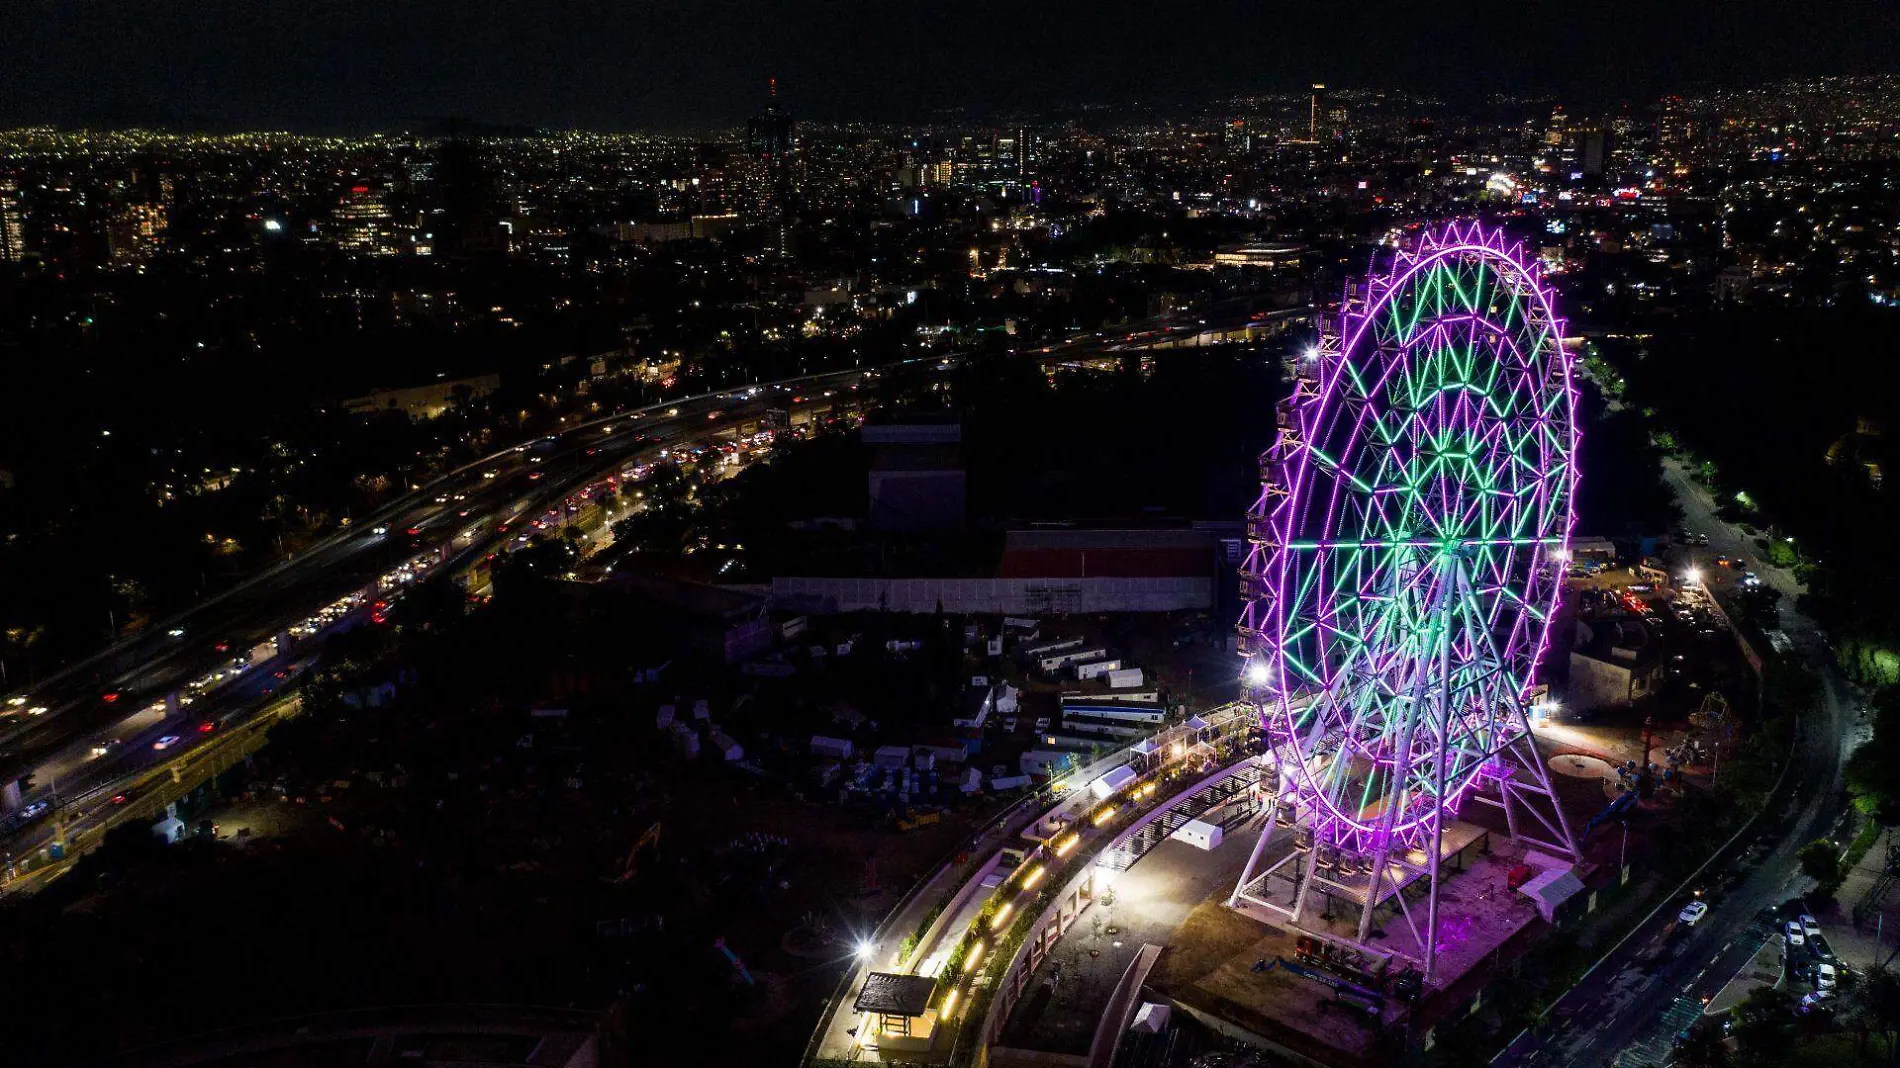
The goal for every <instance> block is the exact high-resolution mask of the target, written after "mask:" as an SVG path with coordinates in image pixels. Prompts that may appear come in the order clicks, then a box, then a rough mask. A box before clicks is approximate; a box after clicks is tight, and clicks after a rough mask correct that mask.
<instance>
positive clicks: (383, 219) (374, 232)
mask: <svg viewBox="0 0 1900 1068" xmlns="http://www.w3.org/2000/svg"><path fill="white" fill-rule="evenodd" d="M330 217H331V219H332V221H333V222H334V223H335V225H336V243H337V245H338V246H340V247H342V248H344V249H346V250H348V251H350V252H355V253H359V254H362V255H369V256H375V255H386V254H389V253H392V252H395V251H396V246H395V242H394V227H393V225H392V223H393V218H392V217H391V215H390V212H389V205H388V204H386V203H384V201H383V197H382V194H381V193H378V192H377V191H375V190H373V189H371V188H370V187H369V186H367V185H363V184H358V185H353V186H351V187H350V191H349V192H348V193H346V194H345V195H344V197H343V203H341V204H338V205H337V207H336V210H335V211H333V212H331V213H330Z"/></svg>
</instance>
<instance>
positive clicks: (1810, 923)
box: [1795, 912, 1821, 938]
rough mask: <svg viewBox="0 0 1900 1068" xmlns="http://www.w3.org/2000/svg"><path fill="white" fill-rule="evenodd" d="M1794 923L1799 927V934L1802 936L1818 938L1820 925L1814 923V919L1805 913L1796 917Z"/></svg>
mask: <svg viewBox="0 0 1900 1068" xmlns="http://www.w3.org/2000/svg"><path fill="white" fill-rule="evenodd" d="M1795 922H1796V923H1798V924H1800V925H1801V933H1802V934H1804V935H1807V936H1808V937H1809V938H1816V937H1819V936H1820V934H1821V925H1820V924H1819V923H1816V922H1815V919H1814V917H1812V916H1810V915H1808V914H1807V913H1805V912H1804V913H1802V914H1801V915H1799V916H1796V917H1795Z"/></svg>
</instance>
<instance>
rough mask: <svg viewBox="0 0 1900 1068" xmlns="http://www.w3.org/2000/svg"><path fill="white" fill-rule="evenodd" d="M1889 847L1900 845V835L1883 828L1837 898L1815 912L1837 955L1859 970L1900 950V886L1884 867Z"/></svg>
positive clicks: (1888, 959) (1885, 962)
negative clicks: (1896, 835)
mask: <svg viewBox="0 0 1900 1068" xmlns="http://www.w3.org/2000/svg"><path fill="white" fill-rule="evenodd" d="M1890 846H1892V847H1895V848H1900V837H1895V835H1894V829H1893V828H1891V827H1889V828H1886V829H1884V830H1882V831H1881V832H1880V837H1878V838H1876V839H1874V844H1873V847H1872V848H1870V849H1868V850H1867V855H1866V856H1864V857H1862V858H1861V859H1860V862H1859V863H1857V864H1855V865H1854V870H1853V871H1851V872H1848V873H1847V880H1846V881H1845V882H1843V883H1842V884H1841V889H1840V891H1839V892H1838V893H1837V894H1835V895H1834V900H1833V901H1832V902H1829V903H1828V904H1827V905H1826V906H1825V907H1823V908H1819V909H1817V911H1816V913H1815V916H1816V918H1817V919H1819V920H1820V921H1821V923H1822V926H1823V929H1824V933H1825V934H1826V935H1827V941H1828V944H1829V945H1831V946H1833V947H1834V954H1835V956H1838V957H1840V958H1841V962H1842V963H1843V964H1846V965H1847V966H1848V967H1849V968H1853V969H1855V970H1857V971H1865V970H1866V969H1868V968H1872V967H1874V966H1876V965H1879V964H1887V963H1891V962H1892V958H1893V956H1894V953H1895V951H1896V950H1900V889H1896V885H1897V883H1896V879H1895V878H1894V877H1893V876H1891V875H1888V874H1887V872H1886V870H1885V868H1886V863H1887V850H1888V848H1889V847H1890ZM1814 904H1817V905H1818V904H1819V902H1814ZM1856 912H1858V913H1859V914H1860V915H1859V922H1856V915H1855V914H1856Z"/></svg>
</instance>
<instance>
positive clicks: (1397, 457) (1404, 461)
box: [1236, 223, 1578, 968]
mask: <svg viewBox="0 0 1900 1068" xmlns="http://www.w3.org/2000/svg"><path fill="white" fill-rule="evenodd" d="M1561 332H1562V323H1561V320H1559V319H1558V318H1557V316H1556V315H1555V313H1554V311H1553V309H1552V304H1551V294H1550V291H1549V290H1548V289H1547V288H1546V287H1545V286H1544V285H1543V284H1542V282H1541V280H1540V279H1539V277H1538V275H1537V273H1536V271H1535V270H1534V268H1533V267H1532V265H1531V264H1530V262H1529V261H1527V259H1526V258H1525V256H1524V254H1523V251H1522V249H1521V247H1519V246H1516V245H1511V244H1508V243H1507V242H1506V239H1505V238H1504V236H1503V235H1502V233H1501V232H1499V231H1496V230H1491V229H1487V228H1485V227H1482V226H1480V225H1478V224H1475V223H1469V224H1453V225H1450V226H1446V227H1444V228H1442V229H1436V230H1429V231H1426V232H1424V233H1422V234H1421V235H1419V236H1418V237H1417V238H1415V239H1414V240H1413V241H1412V242H1410V243H1409V244H1408V245H1407V246H1406V247H1404V248H1402V249H1401V250H1400V251H1399V252H1397V254H1396V255H1395V256H1393V257H1392V258H1391V260H1390V262H1389V263H1387V264H1386V265H1385V267H1384V269H1383V270H1380V271H1375V272H1374V273H1373V274H1372V276H1371V277H1370V278H1369V279H1367V280H1365V281H1364V282H1363V283H1362V284H1360V285H1359V286H1357V287H1356V288H1355V289H1354V290H1352V291H1351V292H1349V293H1348V295H1347V299H1346V301H1345V304H1344V307H1343V308H1342V311H1341V314H1340V315H1339V316H1338V317H1337V318H1336V319H1335V320H1333V321H1331V322H1329V323H1326V324H1324V327H1323V330H1322V336H1321V341H1320V344H1319V345H1318V346H1317V347H1316V348H1315V349H1314V350H1311V351H1309V352H1308V353H1307V355H1306V357H1305V358H1304V359H1303V360H1302V361H1301V366H1300V368H1299V373H1298V375H1297V377H1296V383H1295V388H1294V391H1293V393H1292V395H1291V396H1290V397H1288V398H1287V399H1286V400H1285V401H1283V402H1282V403H1281V405H1280V408H1279V412H1278V423H1279V429H1278V436H1277V439H1276V441H1275V443H1274V444H1273V446H1272V447H1271V448H1270V449H1269V450H1268V452H1267V453H1266V454H1265V455H1263V456H1262V458H1261V466H1262V487H1263V488H1262V492H1261V496H1260V498H1259V502H1258V503H1257V504H1256V506H1255V507H1254V509H1253V511H1252V512H1251V513H1250V514H1249V517H1248V522H1249V535H1250V540H1251V543H1252V548H1251V552H1250V554H1249V556H1248V560H1247V563H1246V566H1245V568H1244V569H1243V576H1244V577H1243V582H1244V584H1245V592H1246V595H1247V599H1248V603H1247V607H1246V609H1245V612H1244V614H1243V616H1242V618H1241V621H1240V633H1241V653H1242V655H1243V656H1244V657H1245V658H1246V659H1245V668H1244V676H1243V677H1244V679H1245V681H1246V683H1247V689H1248V693H1249V696H1250V697H1251V698H1252V699H1253V700H1254V701H1255V702H1256V703H1257V704H1258V706H1259V709H1260V717H1261V727H1262V729H1263V731H1264V732H1265V734H1266V736H1267V739H1268V742H1269V745H1270V746H1271V747H1272V748H1273V750H1274V752H1275V753H1276V754H1278V755H1279V757H1280V759H1279V761H1278V768H1279V775H1280V780H1281V781H1280V797H1281V805H1282V811H1283V814H1290V815H1291V816H1292V817H1293V819H1294V820H1295V821H1297V825H1298V826H1299V827H1300V829H1301V832H1300V833H1301V834H1302V836H1303V838H1302V842H1303V845H1304V847H1305V848H1306V849H1308V850H1309V851H1312V852H1313V853H1314V854H1315V857H1316V858H1317V859H1315V862H1314V864H1313V870H1314V871H1323V872H1326V873H1328V874H1327V875H1325V876H1323V877H1321V876H1314V875H1313V872H1308V876H1313V877H1312V878H1308V877H1302V879H1301V880H1299V882H1300V886H1301V892H1300V897H1302V898H1304V897H1305V896H1306V894H1307V891H1308V885H1307V884H1308V883H1311V882H1313V880H1314V878H1318V879H1319V880H1320V888H1321V889H1325V890H1326V891H1327V892H1328V893H1329V894H1335V895H1336V896H1337V895H1344V896H1346V897H1349V898H1356V899H1357V900H1358V901H1359V902H1360V904H1361V906H1362V908H1361V916H1360V920H1359V932H1358V938H1359V940H1360V941H1363V940H1364V939H1365V938H1366V935H1367V932H1368V929H1369V928H1370V926H1371V925H1372V919H1373V913H1374V911H1375V909H1376V908H1377V907H1379V905H1380V903H1381V901H1383V900H1385V899H1387V898H1396V899H1397V904H1396V906H1395V907H1398V908H1400V909H1401V910H1402V909H1403V906H1404V899H1403V895H1400V894H1398V891H1399V890H1400V889H1401V888H1402V887H1403V886H1405V885H1407V884H1408V883H1410V882H1412V881H1414V880H1416V879H1419V878H1428V879H1429V880H1430V886H1431V888H1432V895H1431V901H1430V903H1429V905H1428V911H1430V912H1432V913H1434V914H1435V912H1436V906H1437V897H1436V887H1437V882H1438V878H1437V876H1438V861H1439V859H1440V854H1441V849H1442V847H1443V843H1444V836H1445V832H1446V829H1447V823H1448V821H1450V820H1454V819H1455V818H1456V817H1457V816H1458V813H1459V811H1460V809H1461V806H1463V805H1464V804H1465V803H1466V801H1468V800H1471V799H1474V798H1476V799H1480V800H1486V801H1490V802H1492V803H1494V804H1498V805H1500V806H1502V807H1503V808H1504V810H1505V814H1506V816H1507V819H1508V821H1509V825H1510V831H1511V834H1512V835H1513V836H1514V837H1516V838H1519V839H1520V840H1528V841H1531V842H1533V843H1535V844H1536V845H1537V846H1539V847H1540V848H1544V849H1549V850H1554V851H1558V852H1562V853H1566V854H1569V855H1571V856H1573V857H1574V856H1575V853H1576V850H1575V844H1574V839H1573V838H1572V836H1571V834H1570V832H1569V828H1568V826H1567V824H1566V823H1565V821H1564V818H1563V814H1562V811H1561V809H1560V808H1559V807H1558V806H1557V805H1556V803H1555V797H1554V794H1553V793H1552V791H1551V789H1550V784H1549V778H1548V773H1547V771H1546V769H1545V768H1544V766H1543V764H1542V762H1541V761H1540V760H1538V759H1537V755H1536V751H1535V748H1534V747H1533V746H1532V745H1531V742H1530V739H1529V722H1528V719H1527V717H1526V715H1525V709H1526V704H1527V702H1528V700H1529V698H1530V693H1531V689H1532V685H1533V682H1534V679H1533V675H1534V672H1535V669H1536V666H1537V663H1538V661H1539V660H1540V658H1541V657H1542V655H1543V650H1544V645H1545V641H1546V636H1547V632H1548V629H1549V621H1550V618H1551V616H1552V613H1553V612H1554V610H1555V607H1556V600H1557V594H1558V586H1559V581H1558V579H1559V574H1558V572H1559V568H1560V567H1561V566H1562V564H1561V561H1562V560H1563V559H1564V558H1565V557H1566V555H1567V554H1566V552H1565V551H1564V550H1565V548H1566V545H1567V542H1568V538H1569V534H1570V526H1571V499H1572V496H1573V494H1574V491H1575V487H1576V482H1577V467H1576V450H1577V433H1578V432H1577V425H1576V392H1575V388H1574V386H1573V383H1572V379H1571V374H1572V370H1571V362H1570V359H1569V358H1568V356H1567V355H1566V354H1565V352H1564V350H1563V347H1562V344H1561ZM1289 810H1290V812H1289ZM1263 837H1264V836H1263ZM1257 853H1258V851H1256V857H1257ZM1322 860H1323V863H1321V862H1320V861H1322ZM1252 879H1254V872H1253V865H1252V864H1250V865H1249V870H1248V873H1247V875H1245V876H1243V878H1242V885H1241V887H1240V888H1238V889H1237V891H1236V897H1237V898H1241V897H1247V896H1248V892H1249V882H1250V880H1252ZM1258 889H1259V888H1258V886H1257V885H1256V886H1255V887H1254V890H1255V891H1256V892H1257V891H1258ZM1277 907H1284V906H1277ZM1300 907H1301V906H1300V905H1299V904H1298V903H1296V904H1295V905H1294V906H1293V907H1292V911H1293V912H1295V913H1297V912H1298V911H1299V908H1300ZM1407 918H1408V919H1409V918H1410V917H1409V915H1408V916H1407ZM1421 919H1426V920H1427V921H1428V922H1427V923H1426V924H1425V925H1424V926H1423V927H1421V928H1419V929H1420V930H1430V929H1431V928H1432V927H1433V925H1434V922H1435V915H1434V917H1421ZM1420 942H1421V944H1422V946H1423V948H1424V954H1423V955H1424V957H1425V959H1426V963H1427V965H1428V968H1429V964H1430V957H1431V956H1432V952H1431V948H1430V945H1431V942H1432V939H1430V938H1426V937H1421V938H1420Z"/></svg>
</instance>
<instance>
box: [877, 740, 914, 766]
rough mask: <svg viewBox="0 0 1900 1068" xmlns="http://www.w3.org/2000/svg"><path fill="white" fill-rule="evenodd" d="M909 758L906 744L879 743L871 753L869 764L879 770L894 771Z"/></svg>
mask: <svg viewBox="0 0 1900 1068" xmlns="http://www.w3.org/2000/svg"><path fill="white" fill-rule="evenodd" d="M909 760H910V746H908V745H880V746H878V747H877V752H875V753H872V754H871V766H872V767H875V768H877V769H878V770H880V771H896V770H898V769H899V768H902V767H903V766H904V765H905V763H907V762H908V761H909Z"/></svg>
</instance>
